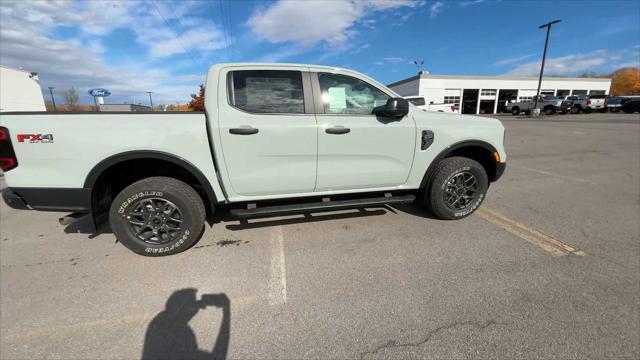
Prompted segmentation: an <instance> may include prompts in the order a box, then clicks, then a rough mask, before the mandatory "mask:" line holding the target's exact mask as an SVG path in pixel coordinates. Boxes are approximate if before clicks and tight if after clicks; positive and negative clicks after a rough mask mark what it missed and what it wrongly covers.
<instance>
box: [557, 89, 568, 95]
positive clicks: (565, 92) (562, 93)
mask: <svg viewBox="0 0 640 360" xmlns="http://www.w3.org/2000/svg"><path fill="white" fill-rule="evenodd" d="M556 95H557V96H565V95H571V90H558V92H557V93H556Z"/></svg>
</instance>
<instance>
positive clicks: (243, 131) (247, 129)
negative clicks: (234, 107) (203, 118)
mask: <svg viewBox="0 0 640 360" xmlns="http://www.w3.org/2000/svg"><path fill="white" fill-rule="evenodd" d="M257 133H258V129H256V128H252V127H251V126H243V127H239V128H231V129H229V134H234V135H253V134H257Z"/></svg>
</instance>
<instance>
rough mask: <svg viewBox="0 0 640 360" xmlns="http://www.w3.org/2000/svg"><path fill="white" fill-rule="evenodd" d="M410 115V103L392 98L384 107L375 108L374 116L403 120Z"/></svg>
mask: <svg viewBox="0 0 640 360" xmlns="http://www.w3.org/2000/svg"><path fill="white" fill-rule="evenodd" d="M408 113H409V101H408V100H407V99H403V98H391V99H389V100H387V103H386V104H385V105H382V106H378V107H375V108H373V114H374V115H376V116H384V117H391V118H401V117H404V116H405V115H407V114H408Z"/></svg>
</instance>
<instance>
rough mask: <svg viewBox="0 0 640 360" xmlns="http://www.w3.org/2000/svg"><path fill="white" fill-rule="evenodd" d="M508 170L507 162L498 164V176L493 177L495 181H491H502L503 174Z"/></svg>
mask: <svg viewBox="0 0 640 360" xmlns="http://www.w3.org/2000/svg"><path fill="white" fill-rule="evenodd" d="M506 168H507V163H506V162H501V163H497V164H496V174H495V175H494V176H493V179H491V181H498V179H500V177H501V176H502V174H504V170H505V169H506Z"/></svg>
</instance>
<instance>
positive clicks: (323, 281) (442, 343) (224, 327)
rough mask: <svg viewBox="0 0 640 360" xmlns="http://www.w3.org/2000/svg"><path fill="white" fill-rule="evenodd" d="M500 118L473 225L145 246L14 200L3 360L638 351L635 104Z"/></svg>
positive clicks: (260, 228) (366, 221) (343, 220)
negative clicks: (497, 163) (627, 109)
mask: <svg viewBox="0 0 640 360" xmlns="http://www.w3.org/2000/svg"><path fill="white" fill-rule="evenodd" d="M499 118H500V119H501V120H502V121H503V123H504V125H505V127H506V128H507V144H506V146H507V152H508V156H509V158H508V165H507V170H506V173H505V175H504V176H503V178H502V179H501V180H500V181H499V182H497V183H495V184H493V185H492V186H491V188H490V189H489V193H488V198H487V200H486V202H485V203H484V205H483V208H482V209H481V210H480V211H478V212H477V213H476V214H474V215H473V216H471V217H469V218H466V219H464V220H461V221H441V220H436V219H434V218H432V217H431V216H430V215H429V214H428V213H426V212H425V211H424V210H421V209H420V208H419V207H417V206H402V207H400V206H399V207H389V208H371V209H367V210H366V211H346V212H345V211H343V212H337V213H328V214H327V213H324V214H312V215H310V216H306V217H305V216H293V217H286V218H275V219H273V218H272V219H261V220H256V221H249V223H248V224H240V223H239V222H237V221H222V222H219V223H216V224H214V225H213V227H212V228H207V230H206V232H205V234H204V237H203V238H202V239H201V240H200V242H199V243H198V244H196V246H195V247H194V248H192V249H190V250H189V251H187V252H184V253H182V254H179V255H175V256H171V257H164V258H145V257H141V256H138V255H135V254H133V253H132V252H130V251H128V250H127V249H126V248H125V247H123V246H121V245H120V244H117V243H115V241H114V237H113V235H112V234H110V233H102V234H98V235H95V234H89V233H87V232H88V231H87V229H88V227H87V226H86V225H87V224H86V222H84V221H82V220H81V221H80V222H78V223H75V224H72V225H69V226H67V227H63V226H61V225H59V224H58V222H57V219H58V218H59V217H60V216H61V215H64V214H60V213H46V212H25V211H22V212H20V211H14V210H12V209H9V208H8V207H7V206H6V205H4V203H3V204H2V205H1V207H0V265H1V271H0V286H1V287H0V291H1V295H2V296H1V302H0V305H1V308H0V310H1V318H0V339H1V343H0V357H1V358H3V359H9V358H78V359H80V358H82V359H86V358H140V357H142V358H153V357H157V356H159V355H163V354H164V355H166V356H173V355H176V354H180V355H182V356H189V357H191V356H192V357H196V356H200V355H202V356H205V357H206V356H211V355H213V356H214V357H225V356H226V357H228V358H287V359H294V358H296V359H297V358H359V359H369V358H441V359H442V358H456V359H457V358H552V357H553V358H617V359H621V358H629V359H631V358H633V359H637V358H639V357H640V115H638V114H635V115H629V114H589V115H584V114H581V115H564V116H560V115H557V116H551V117H545V118H541V119H529V118H526V117H512V116H501V117H499ZM203 295H205V296H204V298H203ZM201 298H202V299H203V300H202V301H198V302H196V299H198V300H199V299H201ZM227 299H228V301H227ZM197 305H201V306H200V308H196V307H195V306H197ZM198 310H199V311H198ZM167 333H168V334H171V336H175V338H176V339H177V340H178V343H181V344H183V345H182V346H178V347H171V348H168V347H167V346H166V344H164V343H163V342H162V341H161V340H160V339H162V336H163V334H167ZM194 337H195V339H194ZM196 342H197V343H196Z"/></svg>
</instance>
